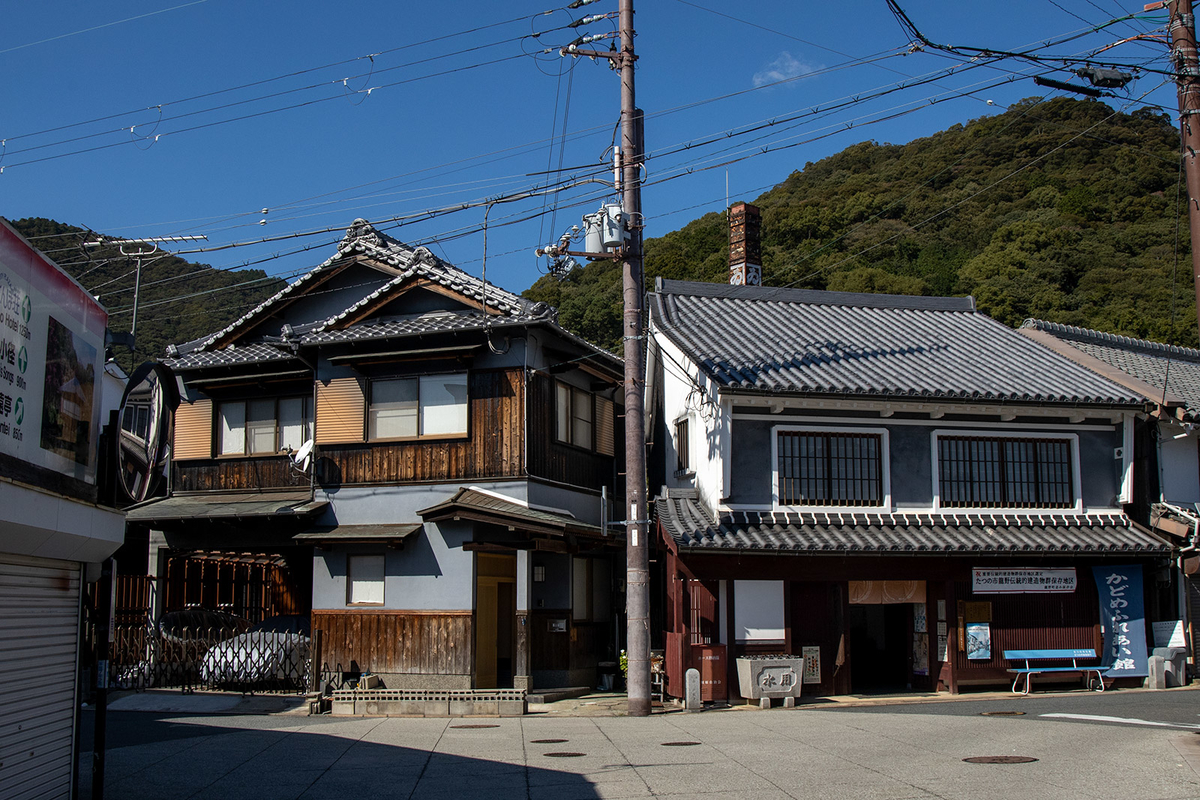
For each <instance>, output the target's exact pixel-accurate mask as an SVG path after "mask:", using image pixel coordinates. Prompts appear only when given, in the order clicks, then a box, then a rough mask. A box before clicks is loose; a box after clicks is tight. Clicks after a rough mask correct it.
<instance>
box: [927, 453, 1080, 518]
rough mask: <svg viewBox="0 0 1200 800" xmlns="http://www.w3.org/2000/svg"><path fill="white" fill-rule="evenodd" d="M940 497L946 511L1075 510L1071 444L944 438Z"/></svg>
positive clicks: (940, 460)
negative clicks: (954, 509)
mask: <svg viewBox="0 0 1200 800" xmlns="http://www.w3.org/2000/svg"><path fill="white" fill-rule="evenodd" d="M937 443H938V452H937V458H938V495H939V498H940V504H941V505H942V506H943V507H947V508H1073V507H1074V506H1075V492H1074V476H1073V473H1072V461H1073V459H1072V456H1071V441H1070V440H1069V439H1042V438H1030V439H1017V438H1007V437H1000V436H939V437H938V439H937Z"/></svg>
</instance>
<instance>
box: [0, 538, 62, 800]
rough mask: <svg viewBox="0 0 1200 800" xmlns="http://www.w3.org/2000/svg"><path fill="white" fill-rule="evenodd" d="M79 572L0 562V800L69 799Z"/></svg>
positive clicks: (52, 564) (51, 564) (44, 562)
mask: <svg viewBox="0 0 1200 800" xmlns="http://www.w3.org/2000/svg"><path fill="white" fill-rule="evenodd" d="M79 590H80V573H79V565H78V564H76V563H73V562H69V561H51V560H48V559H42V558H26V557H23V556H13V555H4V556H3V557H0V708H2V709H3V710H4V713H3V714H0V800H18V798H20V799H21V800H23V799H24V798H34V797H36V798H43V797H46V798H54V797H69V796H70V793H71V777H72V770H73V767H74V763H75V759H74V755H75V754H74V730H75V709H76V706H77V704H76V702H75V700H76V697H75V687H76V681H75V675H76V667H77V660H76V659H77V654H78V641H79V608H80V606H79Z"/></svg>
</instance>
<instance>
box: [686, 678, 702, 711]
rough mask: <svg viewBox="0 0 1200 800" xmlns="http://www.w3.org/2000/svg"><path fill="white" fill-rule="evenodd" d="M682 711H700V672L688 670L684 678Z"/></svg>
mask: <svg viewBox="0 0 1200 800" xmlns="http://www.w3.org/2000/svg"><path fill="white" fill-rule="evenodd" d="M683 707H684V709H686V710H687V711H699V710H700V670H698V669H695V668H694V667H693V668H692V669H689V670H688V671H687V674H686V675H685V678H684V705H683Z"/></svg>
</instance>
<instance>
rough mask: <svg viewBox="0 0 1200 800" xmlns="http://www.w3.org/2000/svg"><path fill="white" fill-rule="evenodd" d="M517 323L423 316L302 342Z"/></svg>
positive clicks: (309, 337)
mask: <svg viewBox="0 0 1200 800" xmlns="http://www.w3.org/2000/svg"><path fill="white" fill-rule="evenodd" d="M518 319H520V320H525V321H532V320H535V319H537V317H533V316H522V317H520V318H518ZM513 321H514V320H513V319H511V318H509V317H501V318H500V319H499V320H497V319H496V318H495V317H491V318H490V319H489V318H487V317H484V315H483V314H482V313H480V312H468V313H465V314H423V315H421V316H419V317H413V318H412V319H398V320H389V321H386V322H380V321H376V320H373V321H370V322H367V323H364V324H361V325H352V326H351V327H349V328H344V329H341V330H323V331H318V332H316V333H310V334H307V335H306V336H303V337H301V338H300V344H302V345H312V344H329V343H331V342H359V341H368V340H370V339H389V338H393V337H403V336H419V335H422V334H427V333H443V332H446V331H465V330H483V329H484V328H485V327H487V326H488V324H489V322H490V324H491V325H497V324H499V325H503V324H509V323H511V322H513Z"/></svg>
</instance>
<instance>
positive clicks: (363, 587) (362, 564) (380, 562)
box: [346, 555, 384, 605]
mask: <svg viewBox="0 0 1200 800" xmlns="http://www.w3.org/2000/svg"><path fill="white" fill-rule="evenodd" d="M346 561H347V564H346V567H347V572H348V573H349V574H348V575H347V576H346V578H347V586H346V602H347V603H372V604H375V605H383V576H384V557H383V556H379V555H360V556H347V557H346Z"/></svg>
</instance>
